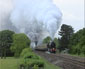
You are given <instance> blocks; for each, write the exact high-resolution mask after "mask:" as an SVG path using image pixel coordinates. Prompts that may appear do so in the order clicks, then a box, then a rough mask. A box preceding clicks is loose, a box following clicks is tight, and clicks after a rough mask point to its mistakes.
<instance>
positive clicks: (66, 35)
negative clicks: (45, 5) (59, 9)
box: [58, 24, 74, 51]
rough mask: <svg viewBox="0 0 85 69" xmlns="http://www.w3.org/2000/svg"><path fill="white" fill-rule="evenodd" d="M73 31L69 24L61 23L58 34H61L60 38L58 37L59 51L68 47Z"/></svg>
mask: <svg viewBox="0 0 85 69" xmlns="http://www.w3.org/2000/svg"><path fill="white" fill-rule="evenodd" d="M73 32H74V30H73V28H72V27H71V26H70V25H65V24H63V25H62V26H61V29H60V31H59V35H60V36H61V38H59V39H58V40H59V46H58V48H59V50H60V51H62V50H65V49H66V48H68V45H69V41H70V38H71V36H72V34H73Z"/></svg>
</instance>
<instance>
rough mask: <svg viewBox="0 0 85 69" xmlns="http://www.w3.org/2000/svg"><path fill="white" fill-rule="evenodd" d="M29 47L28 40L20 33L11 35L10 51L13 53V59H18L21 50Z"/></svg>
mask: <svg viewBox="0 0 85 69" xmlns="http://www.w3.org/2000/svg"><path fill="white" fill-rule="evenodd" d="M29 46H30V40H29V38H28V37H27V36H26V35H25V34H23V33H21V34H14V35H13V43H12V46H11V51H12V52H14V56H15V57H19V56H20V53H21V52H22V50H23V49H24V48H27V47H29Z"/></svg>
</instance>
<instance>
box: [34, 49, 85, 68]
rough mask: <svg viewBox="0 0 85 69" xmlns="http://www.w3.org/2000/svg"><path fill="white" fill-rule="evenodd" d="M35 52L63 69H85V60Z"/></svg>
mask: <svg viewBox="0 0 85 69" xmlns="http://www.w3.org/2000/svg"><path fill="white" fill-rule="evenodd" d="M34 52H35V53H36V54H38V55H40V56H41V57H43V58H45V59H46V60H48V61H49V62H51V63H52V64H55V65H57V66H59V67H61V68H62V69H85V58H78V57H73V56H69V55H63V54H48V53H46V52H43V51H39V50H38V51H34Z"/></svg>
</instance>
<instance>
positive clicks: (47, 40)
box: [43, 36, 51, 43]
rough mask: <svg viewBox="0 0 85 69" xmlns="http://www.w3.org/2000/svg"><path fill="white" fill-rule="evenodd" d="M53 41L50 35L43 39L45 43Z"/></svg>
mask: <svg viewBox="0 0 85 69" xmlns="http://www.w3.org/2000/svg"><path fill="white" fill-rule="evenodd" d="M50 41H51V38H50V37H49V36H48V37H46V38H45V39H44V40H43V43H49V42H50Z"/></svg>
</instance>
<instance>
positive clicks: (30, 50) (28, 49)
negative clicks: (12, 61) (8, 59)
mask: <svg viewBox="0 0 85 69" xmlns="http://www.w3.org/2000/svg"><path fill="white" fill-rule="evenodd" d="M30 52H32V49H31V48H24V49H23V50H22V52H21V54H20V56H21V57H23V56H24V55H25V54H27V53H30Z"/></svg>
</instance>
